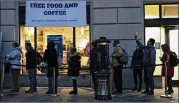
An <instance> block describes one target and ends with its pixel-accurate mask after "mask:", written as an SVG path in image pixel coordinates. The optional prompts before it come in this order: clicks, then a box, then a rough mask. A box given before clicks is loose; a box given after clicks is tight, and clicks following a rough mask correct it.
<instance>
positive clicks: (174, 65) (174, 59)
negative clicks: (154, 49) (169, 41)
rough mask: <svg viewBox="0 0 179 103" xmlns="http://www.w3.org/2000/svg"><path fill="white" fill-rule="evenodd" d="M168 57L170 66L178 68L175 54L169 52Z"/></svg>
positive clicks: (178, 62)
mask: <svg viewBox="0 0 179 103" xmlns="http://www.w3.org/2000/svg"><path fill="white" fill-rule="evenodd" d="M170 56H171V60H170V64H171V66H173V67H176V66H178V64H179V59H178V57H177V55H176V53H175V52H172V51H171V52H170Z"/></svg>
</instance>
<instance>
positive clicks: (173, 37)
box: [168, 29, 179, 85]
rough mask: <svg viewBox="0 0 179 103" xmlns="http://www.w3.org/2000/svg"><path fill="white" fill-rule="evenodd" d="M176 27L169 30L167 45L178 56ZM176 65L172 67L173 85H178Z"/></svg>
mask: <svg viewBox="0 0 179 103" xmlns="http://www.w3.org/2000/svg"><path fill="white" fill-rule="evenodd" d="M178 32H179V31H178V29H173V30H169V38H168V39H169V45H170V49H171V51H173V52H175V53H176V54H177V56H178V54H179V52H178ZM178 69H179V68H178V66H177V67H175V68H174V77H173V78H172V81H173V85H179V78H178V77H179V75H178Z"/></svg>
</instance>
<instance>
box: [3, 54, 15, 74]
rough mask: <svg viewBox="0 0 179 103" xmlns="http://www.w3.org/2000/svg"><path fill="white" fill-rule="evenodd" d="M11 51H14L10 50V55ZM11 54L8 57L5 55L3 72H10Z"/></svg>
mask: <svg viewBox="0 0 179 103" xmlns="http://www.w3.org/2000/svg"><path fill="white" fill-rule="evenodd" d="M13 52H14V51H12V53H11V55H12V54H13ZM11 55H10V56H9V57H7V56H5V62H4V73H10V71H11V63H10V58H11Z"/></svg>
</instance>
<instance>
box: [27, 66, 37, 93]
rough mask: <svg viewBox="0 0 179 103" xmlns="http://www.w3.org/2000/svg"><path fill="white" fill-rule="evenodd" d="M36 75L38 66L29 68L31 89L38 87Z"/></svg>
mask: <svg viewBox="0 0 179 103" xmlns="http://www.w3.org/2000/svg"><path fill="white" fill-rule="evenodd" d="M36 75H37V70H36V68H34V69H32V68H31V69H28V77H29V81H30V90H31V91H35V90H36V88H37V79H36Z"/></svg>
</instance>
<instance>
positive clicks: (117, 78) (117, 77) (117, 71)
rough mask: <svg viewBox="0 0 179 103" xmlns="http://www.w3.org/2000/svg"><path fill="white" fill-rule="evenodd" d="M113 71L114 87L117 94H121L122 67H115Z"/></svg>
mask: <svg viewBox="0 0 179 103" xmlns="http://www.w3.org/2000/svg"><path fill="white" fill-rule="evenodd" d="M113 69H114V73H113V74H114V85H115V88H116V90H117V92H119V93H122V69H123V66H122V65H119V66H115V67H113Z"/></svg>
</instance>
